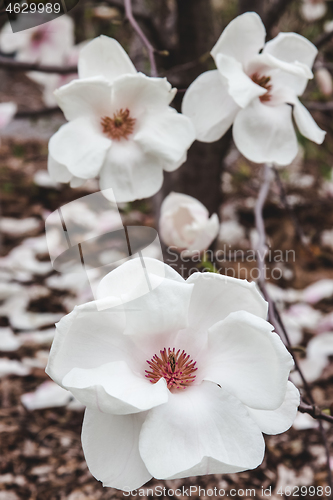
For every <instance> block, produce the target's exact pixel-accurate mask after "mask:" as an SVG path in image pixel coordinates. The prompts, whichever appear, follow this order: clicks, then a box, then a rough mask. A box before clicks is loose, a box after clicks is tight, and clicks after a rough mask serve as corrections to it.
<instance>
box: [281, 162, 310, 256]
mask: <svg viewBox="0 0 333 500" xmlns="http://www.w3.org/2000/svg"><path fill="white" fill-rule="evenodd" d="M273 169H274V173H275V179H276V183H277V185H278V187H279V190H280V197H281V201H282V203H283V205H284V207H285V209H286V210H287V211H288V213H289V215H290V218H291V220H292V222H293V224H294V228H295V231H296V234H297V236H298V238H299V240H300V242H301V243H302V244H303V246H305V247H306V248H308V246H307V244H306V237H305V234H304V232H303V229H302V227H301V225H300V224H299V221H298V219H297V217H296V215H295V212H294V210H293V209H292V207H291V206H290V204H289V202H288V198H287V193H286V190H285V189H284V185H283V183H282V180H281V177H280V173H279V171H278V169H277V168H276V167H273Z"/></svg>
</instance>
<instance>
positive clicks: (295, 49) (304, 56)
mask: <svg viewBox="0 0 333 500" xmlns="http://www.w3.org/2000/svg"><path fill="white" fill-rule="evenodd" d="M263 53H264V54H271V55H272V56H274V57H276V58H277V59H280V60H281V61H285V62H288V63H295V62H296V61H297V62H300V63H303V64H306V65H307V66H308V67H309V68H312V65H313V63H314V60H315V58H316V56H317V53H318V49H317V47H316V46H315V45H314V44H313V43H311V42H310V41H309V40H308V39H307V38H304V36H301V35H298V34H297V33H279V34H278V35H277V36H276V37H275V38H273V40H270V41H269V42H267V43H266V45H265V47H264V50H263Z"/></svg>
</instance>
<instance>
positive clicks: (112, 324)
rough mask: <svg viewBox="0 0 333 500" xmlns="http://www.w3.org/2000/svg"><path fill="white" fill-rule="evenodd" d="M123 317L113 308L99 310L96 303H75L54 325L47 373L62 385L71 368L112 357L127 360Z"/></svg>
mask: <svg viewBox="0 0 333 500" xmlns="http://www.w3.org/2000/svg"><path fill="white" fill-rule="evenodd" d="M124 328H125V318H124V315H123V311H120V310H118V309H116V308H114V309H110V310H103V311H101V310H98V308H97V306H96V304H95V303H88V304H84V305H82V306H78V307H75V309H74V311H73V312H71V313H70V314H68V315H67V316H64V317H63V318H62V319H61V321H60V322H59V323H58V324H57V325H56V335H55V338H54V342H53V344H52V347H51V351H50V356H49V361H48V366H47V368H46V372H47V374H48V375H49V376H50V377H51V378H52V379H53V380H54V381H55V382H57V384H59V385H62V380H63V378H64V377H65V375H66V374H67V373H68V372H69V371H70V370H72V369H73V368H96V367H98V366H101V365H103V364H105V363H109V362H111V361H120V360H123V361H130V360H131V359H132V357H131V345H130V344H129V342H128V339H127V338H126V337H124V335H123V334H122V333H123V330H124Z"/></svg>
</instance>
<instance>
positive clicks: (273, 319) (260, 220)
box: [254, 164, 333, 490]
mask: <svg viewBox="0 0 333 500" xmlns="http://www.w3.org/2000/svg"><path fill="white" fill-rule="evenodd" d="M271 180H272V172H271V166H270V165H268V164H265V167H264V179H263V182H262V184H261V186H260V190H259V195H258V199H257V202H256V205H255V211H254V213H255V222H256V228H257V231H258V234H259V242H258V246H257V262H258V270H259V285H260V288H261V291H262V293H263V295H264V297H265V299H266V300H267V302H268V315H269V320H270V323H271V324H272V325H273V326H274V328H275V331H276V332H277V333H278V334H279V335H280V336H281V333H282V335H283V336H284V337H285V339H286V342H287V345H288V347H289V350H290V348H291V343H290V339H289V336H288V333H287V331H286V328H285V326H284V324H283V322H282V319H281V316H280V315H279V313H278V311H277V309H276V306H275V304H274V302H273V300H272V299H271V297H270V295H269V293H268V291H267V287H266V282H265V274H264V271H265V269H264V268H265V250H266V245H265V243H266V232H265V223H264V216H263V208H264V205H265V201H266V198H267V196H268V193H269V187H270V183H271ZM294 362H295V368H296V370H297V371H298V373H299V374H300V377H301V379H302V382H303V386H304V389H305V392H306V395H307V397H308V399H309V401H310V403H311V405H307V406H304V404H305V403H303V402H302V403H301V405H302V408H303V409H304V408H306V407H308V406H309V407H310V408H312V407H315V402H314V398H313V396H312V391H311V388H310V386H309V385H308V383H307V381H306V379H305V377H304V375H303V372H302V370H301V368H300V366H299V363H298V361H297V359H296V357H295V358H294ZM318 423H319V430H320V433H321V436H322V441H323V445H324V448H325V454H326V466H327V476H328V482H329V485H330V486H331V488H332V490H333V478H332V471H331V467H330V451H329V446H328V442H327V436H326V432H325V429H324V427H323V423H322V420H321V419H318Z"/></svg>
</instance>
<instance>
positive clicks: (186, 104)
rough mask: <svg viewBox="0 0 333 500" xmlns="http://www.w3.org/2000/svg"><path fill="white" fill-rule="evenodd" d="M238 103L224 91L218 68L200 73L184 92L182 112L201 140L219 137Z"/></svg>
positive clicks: (227, 127)
mask: <svg viewBox="0 0 333 500" xmlns="http://www.w3.org/2000/svg"><path fill="white" fill-rule="evenodd" d="M238 110H239V107H238V106H237V104H236V103H235V101H234V100H233V99H232V98H231V97H230V95H229V94H228V90H227V87H226V84H225V82H224V81H223V78H222V77H221V75H220V72H219V71H218V70H213V71H206V72H205V73H202V74H201V75H200V76H199V77H198V78H197V79H196V80H194V82H193V83H191V85H190V86H189V88H188V89H187V91H186V92H185V95H184V99H183V103H182V113H184V115H186V116H188V117H189V118H190V119H191V120H192V123H193V125H194V127H195V132H196V138H197V139H198V141H202V142H214V141H217V140H218V139H220V137H222V136H223V135H224V134H225V133H226V131H227V130H228V129H229V128H230V127H231V125H232V124H233V121H234V119H235V116H236V114H237V112H238Z"/></svg>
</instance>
